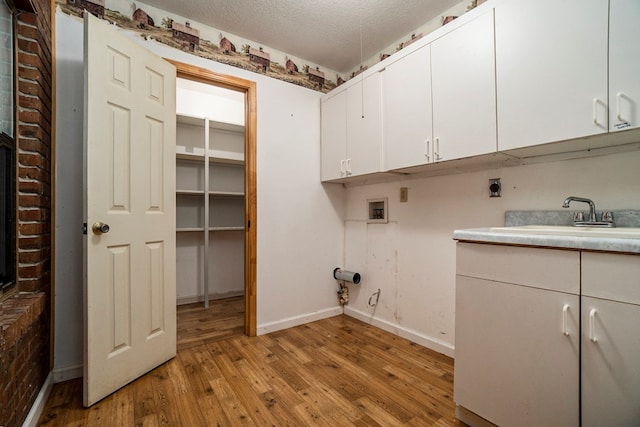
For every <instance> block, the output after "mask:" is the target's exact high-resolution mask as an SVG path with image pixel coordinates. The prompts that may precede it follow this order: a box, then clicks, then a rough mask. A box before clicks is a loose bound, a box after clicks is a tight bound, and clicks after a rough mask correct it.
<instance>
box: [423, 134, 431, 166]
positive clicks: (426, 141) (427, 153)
mask: <svg viewBox="0 0 640 427" xmlns="http://www.w3.org/2000/svg"><path fill="white" fill-rule="evenodd" d="M429 145H431V141H429V140H428V139H425V140H424V156H425V157H426V158H427V162H429V161H431V155H430V154H429V152H430V151H429Z"/></svg>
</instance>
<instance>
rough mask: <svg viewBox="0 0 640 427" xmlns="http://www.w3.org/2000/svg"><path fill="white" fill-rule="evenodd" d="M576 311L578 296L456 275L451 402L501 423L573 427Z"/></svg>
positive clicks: (576, 377) (577, 348) (575, 415)
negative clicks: (453, 371)
mask: <svg viewBox="0 0 640 427" xmlns="http://www.w3.org/2000/svg"><path fill="white" fill-rule="evenodd" d="M565 306H566V307H567V308H565ZM579 307H580V305H579V297H578V296H577V295H572V294H566V293H562V292H554V291H547V290H542V289H535V288H530V287H527V286H519V285H514V284H507V283H502V282H495V281H489V280H483V279H477V278H472V277H466V276H460V275H458V276H457V280H456V354H455V359H456V363H455V381H454V385H455V393H454V394H455V396H454V400H455V402H456V403H457V404H459V405H462V406H463V407H465V408H466V409H468V410H471V411H473V412H474V413H476V414H477V415H480V416H481V417H483V418H485V419H487V420H489V421H491V422H493V423H495V424H498V425H504V426H508V425H511V426H516V425H517V426H536V427H537V426H562V427H565V426H577V425H578V424H579V402H578V397H579V393H580V390H579V352H580V346H579V344H580V343H579V341H580V340H579V336H580V335H579V330H580V329H579V327H580V325H579V323H578V322H579ZM565 331H566V332H568V335H565V333H564V332H565Z"/></svg>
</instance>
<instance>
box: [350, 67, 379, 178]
mask: <svg viewBox="0 0 640 427" xmlns="http://www.w3.org/2000/svg"><path fill="white" fill-rule="evenodd" d="M360 78H361V77H356V79H360ZM346 92H347V115H346V116H347V165H346V166H347V174H348V175H350V176H356V175H363V174H367V173H372V172H380V171H381V170H382V126H381V124H382V121H381V117H380V116H381V114H380V110H381V107H380V73H374V74H372V75H370V76H368V77H366V78H364V79H363V80H362V81H361V82H358V83H357V84H355V85H353V86H351V87H349V88H348V89H347V91H346Z"/></svg>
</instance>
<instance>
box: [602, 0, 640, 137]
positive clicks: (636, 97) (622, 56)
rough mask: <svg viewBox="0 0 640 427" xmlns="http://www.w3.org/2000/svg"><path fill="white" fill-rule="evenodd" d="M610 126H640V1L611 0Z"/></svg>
mask: <svg viewBox="0 0 640 427" xmlns="http://www.w3.org/2000/svg"><path fill="white" fill-rule="evenodd" d="M609 22H610V25H609V79H610V82H609V126H610V128H611V129H610V130H612V131H615V130H623V129H628V128H637V127H639V126H640V77H639V76H640V43H638V41H639V40H640V25H639V24H638V23H639V22H640V2H639V1H638V0H610V13H609Z"/></svg>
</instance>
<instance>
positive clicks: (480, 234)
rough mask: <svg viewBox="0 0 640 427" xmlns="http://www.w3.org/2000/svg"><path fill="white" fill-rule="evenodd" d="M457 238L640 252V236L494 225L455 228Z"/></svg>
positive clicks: (484, 241) (504, 243) (486, 241)
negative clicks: (573, 233) (546, 231)
mask: <svg viewBox="0 0 640 427" xmlns="http://www.w3.org/2000/svg"><path fill="white" fill-rule="evenodd" d="M453 238H454V240H459V241H466V242H476V243H494V244H503V245H517V246H539V247H547V248H560V249H577V250H589V251H603V252H624V253H637V254H640V239H629V238H612V237H586V236H569V235H551V234H540V233H535V234H533V233H527V232H522V233H519V232H515V233H514V232H509V233H504V232H497V231H492V229H491V228H488V227H487V228H470V229H465V230H454V231H453Z"/></svg>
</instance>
